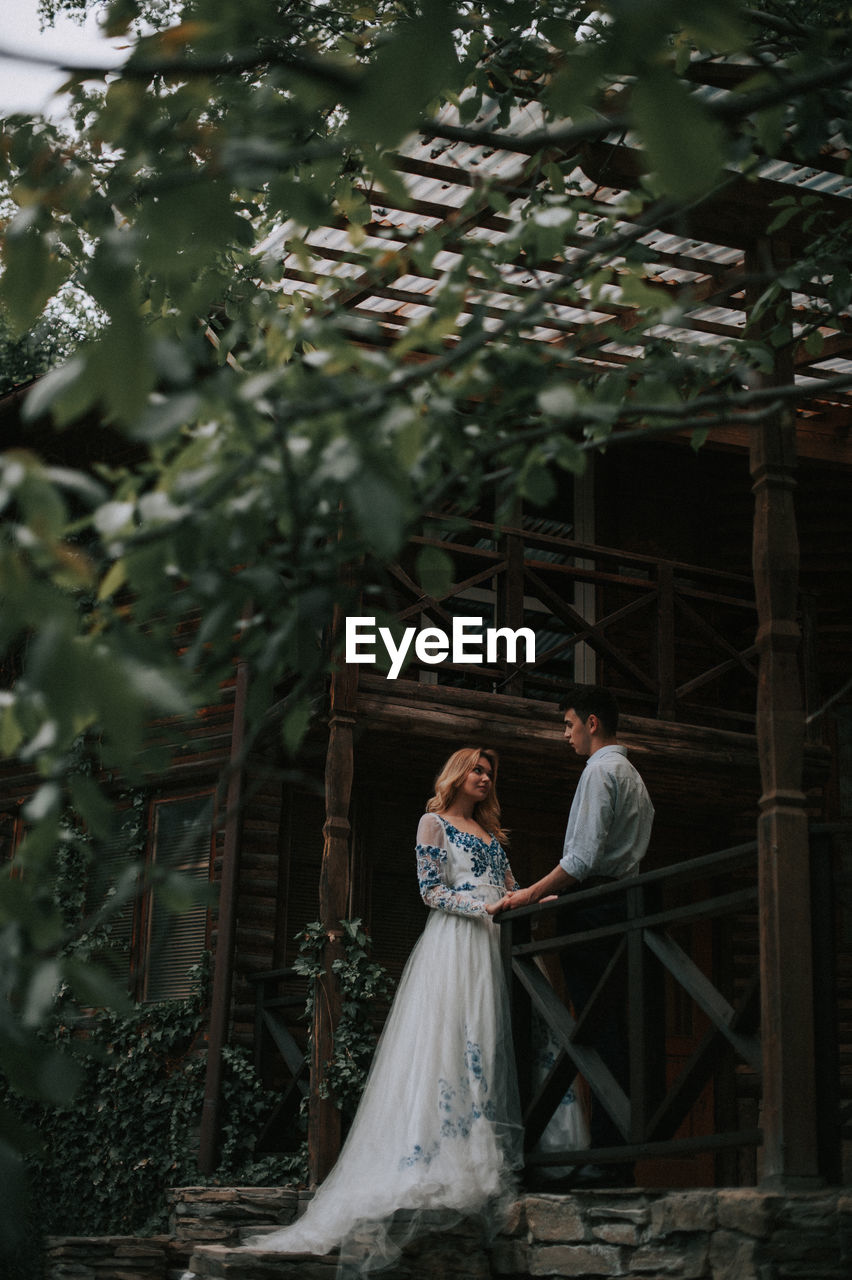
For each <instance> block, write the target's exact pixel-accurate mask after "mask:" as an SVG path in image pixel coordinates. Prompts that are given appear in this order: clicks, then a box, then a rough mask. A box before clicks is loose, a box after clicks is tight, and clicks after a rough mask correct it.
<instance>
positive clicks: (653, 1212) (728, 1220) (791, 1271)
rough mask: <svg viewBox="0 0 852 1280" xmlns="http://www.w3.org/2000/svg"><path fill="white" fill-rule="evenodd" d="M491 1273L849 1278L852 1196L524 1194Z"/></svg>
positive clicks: (649, 1278) (517, 1278)
mask: <svg viewBox="0 0 852 1280" xmlns="http://www.w3.org/2000/svg"><path fill="white" fill-rule="evenodd" d="M491 1265H492V1274H493V1275H494V1276H501V1277H506V1278H508V1277H511V1278H512V1280H521V1277H523V1278H524V1280H526V1278H527V1277H532V1276H573V1277H590V1278H591V1277H599V1276H608V1277H622V1276H624V1277H636V1278H637V1280H661V1278H662V1277H670V1278H672V1280H794V1278H795V1277H807V1278H808V1280H849V1277H850V1275H852V1192H850V1191H846V1192H838V1191H836V1190H833V1191H826V1192H809V1193H801V1194H798V1195H796V1194H784V1193H780V1192H779V1193H771V1192H763V1191H759V1190H752V1189H746V1190H730V1191H729V1190H699V1191H672V1192H644V1191H640V1190H637V1191H608V1192H602V1191H598V1192H586V1193H578V1194H576V1195H573V1196H528V1197H527V1198H526V1199H525V1200H523V1201H520V1202H519V1204H518V1206H517V1221H516V1222H515V1223H514V1224H513V1227H512V1230H511V1233H507V1234H506V1235H504V1236H503V1237H502V1238H501V1239H500V1240H499V1241H498V1242H497V1246H496V1248H495V1249H494V1250H493V1252H492V1259H491Z"/></svg>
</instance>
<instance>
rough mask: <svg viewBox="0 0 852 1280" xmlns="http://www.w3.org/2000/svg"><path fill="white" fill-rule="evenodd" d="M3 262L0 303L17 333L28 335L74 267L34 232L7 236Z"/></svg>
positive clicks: (0, 277) (8, 234)
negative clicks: (2, 304)
mask: <svg viewBox="0 0 852 1280" xmlns="http://www.w3.org/2000/svg"><path fill="white" fill-rule="evenodd" d="M3 258H4V269H3V274H2V275H0V302H2V303H4V304H5V307H6V310H7V312H8V315H9V319H10V321H11V323H12V326H13V328H14V329H15V330H16V332H17V333H18V334H22V333H26V331H27V329H29V328H30V327H31V326H32V325H33V324H34V323H35V321H36V320H37V319H38V317H39V316H40V315H41V313H42V311H43V310H44V308H45V305H46V304H47V303H48V302H49V301H50V299H51V298H52V297H53V296H54V294H55V293H56V292H57V290H58V289H59V288H60V286H61V285H63V284H64V283H65V281H66V280H67V279H68V277H69V276H70V274H71V270H72V267H73V263H72V262H71V261H70V260H68V259H62V258H60V257H58V256H57V254H56V253H55V252H54V251H53V250H52V249H51V247H50V245H49V244H48V242H47V239H46V238H45V237H44V236H43V235H41V234H40V233H39V232H38V231H35V230H34V229H32V228H27V229H26V230H25V231H23V232H21V233H17V234H16V233H15V231H14V229H13V230H11V231H9V232H7V234H6V240H5V248H4V254H3Z"/></svg>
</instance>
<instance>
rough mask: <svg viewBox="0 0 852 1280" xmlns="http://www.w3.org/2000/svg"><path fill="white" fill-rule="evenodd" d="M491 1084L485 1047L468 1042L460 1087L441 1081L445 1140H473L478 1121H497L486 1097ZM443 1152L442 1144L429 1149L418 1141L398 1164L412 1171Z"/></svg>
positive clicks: (439, 1092)
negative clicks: (485, 1069) (484, 1067)
mask: <svg viewBox="0 0 852 1280" xmlns="http://www.w3.org/2000/svg"><path fill="white" fill-rule="evenodd" d="M487 1093H488V1082H487V1080H486V1079H485V1076H484V1075H483V1071H482V1048H481V1046H480V1045H478V1044H477V1043H476V1042H475V1041H473V1040H468V1042H467V1046H466V1048H465V1054H464V1069H463V1071H462V1073H461V1075H460V1076H459V1079H458V1082H457V1088H453V1086H452V1085H451V1084H450V1082H449V1080H445V1079H443V1077H442V1078H440V1079H439V1080H438V1111H439V1112H440V1113H442V1114H443V1117H444V1118H443V1120H442V1121H441V1130H440V1134H441V1138H469V1137H470V1133H471V1129H472V1128H473V1126H474V1124H475V1123H476V1121H477V1120H488V1121H490V1122H491V1123H493V1122H494V1121H496V1119H497V1108H496V1105H495V1103H494V1102H493V1100H492V1099H490V1098H486V1096H485V1095H486V1094H487ZM439 1151H440V1141H436V1142H433V1143H432V1144H431V1146H430V1147H429V1148H428V1149H426V1148H424V1147H423V1146H421V1144H420V1143H419V1142H418V1143H416V1144H415V1145H414V1147H413V1148H412V1150H411V1152H410V1154H409V1155H407V1156H403V1158H402V1159H401V1160H400V1162H399V1164H398V1166H397V1167H398V1168H399V1169H410V1168H411V1167H412V1166H413V1165H415V1164H425V1165H429V1164H431V1162H432V1161H433V1160H434V1159H435V1157H436V1156H437V1155H438V1153H439Z"/></svg>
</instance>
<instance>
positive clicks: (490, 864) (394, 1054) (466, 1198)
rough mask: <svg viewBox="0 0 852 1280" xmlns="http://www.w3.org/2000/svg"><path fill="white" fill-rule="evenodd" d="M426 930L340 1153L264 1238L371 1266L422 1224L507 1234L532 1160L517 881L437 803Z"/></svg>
mask: <svg viewBox="0 0 852 1280" xmlns="http://www.w3.org/2000/svg"><path fill="white" fill-rule="evenodd" d="M417 865H418V875H419V880H420V891H421V894H422V896H423V898H424V901H425V902H426V903H427V905H428V906H429V907H430V908H433V909H432V910H430V912H429V915H428V919H427V921H426V927H425V929H424V931H423V933H422V935H421V936H420V938H419V939H418V941H417V943H416V944H415V947H414V950H413V951H412V953H411V955H410V957H409V959H408V962H407V964H406V966H405V969H404V971H403V974H402V977H401V979H400V983H399V988H398V990H397V992H396V995H395V997H394V1001H393V1004H392V1006H391V1010H390V1013H389V1015H388V1019H387V1022H386V1024H385V1027H384V1030H383V1032H382V1035H381V1038H380V1040H379V1044H378V1046H377V1049H376V1053H375V1056H374V1059H373V1064H372V1066H371V1068H370V1074H369V1076H368V1079H367V1084H366V1088H365V1090H364V1093H363V1096H362V1098H361V1102H360V1105H359V1107H358V1111H357V1113H356V1115H355V1119H354V1121H353V1123H352V1127H351V1129H350V1131H349V1135H348V1137H347V1139H346V1142H345V1143H344V1145H343V1149H342V1151H341V1153H340V1156H339V1158H338V1161H337V1164H336V1165H335V1167H334V1169H333V1170H332V1171H331V1173H330V1174H329V1176H328V1177H327V1179H326V1180H325V1182H324V1183H323V1184H322V1185H321V1186H320V1187H319V1189H318V1190H317V1192H316V1195H315V1196H314V1198H313V1200H312V1201H311V1202H310V1204H309V1206H308V1208H307V1210H306V1212H305V1214H304V1215H303V1216H302V1217H301V1218H299V1219H297V1221H296V1222H294V1223H293V1224H292V1225H291V1226H288V1227H284V1228H282V1229H280V1230H276V1231H274V1232H272V1233H271V1234H269V1235H262V1236H258V1237H256V1238H255V1239H254V1240H253V1241H252V1245H253V1246H254V1247H255V1248H260V1249H263V1250H272V1251H275V1252H279V1253H312V1254H324V1253H328V1252H330V1251H331V1250H332V1249H335V1248H337V1247H338V1246H339V1247H340V1249H341V1262H340V1265H339V1269H338V1275H339V1276H343V1275H347V1276H348V1275H363V1274H364V1273H366V1272H370V1271H373V1270H378V1269H380V1268H381V1267H382V1266H385V1265H387V1264H388V1263H390V1262H392V1261H393V1260H394V1258H395V1257H397V1256H398V1255H399V1251H400V1248H401V1245H402V1244H403V1243H404V1242H406V1241H408V1240H410V1239H411V1238H412V1237H413V1236H414V1235H415V1234H417V1233H418V1232H420V1231H421V1230H425V1229H428V1230H435V1229H438V1228H443V1227H445V1226H446V1225H448V1224H450V1223H451V1222H454V1221H458V1220H459V1219H460V1218H462V1217H468V1216H471V1215H479V1216H480V1217H481V1218H482V1221H483V1224H484V1225H485V1227H486V1229H490V1231H491V1233H492V1234H493V1233H496V1232H497V1231H498V1230H499V1229H500V1226H501V1224H502V1221H503V1217H504V1215H505V1211H506V1210H507V1209H508V1208H509V1206H510V1205H511V1203H512V1201H513V1199H514V1198H515V1195H516V1176H515V1171H516V1170H517V1169H519V1168H520V1167H521V1166H522V1164H523V1157H522V1139H523V1131H522V1127H521V1120H520V1108H519V1103H518V1093H517V1082H516V1075H515V1065H514V1056H513V1052H512V1041H511V1034H510V1026H509V1010H508V997H507V993H506V984H505V980H504V976H503V970H502V966H501V962H500V954H499V926H497V925H496V924H495V923H494V920H493V917H492V916H489V915H488V914H487V912H486V911H485V904H486V903H487V902H496V901H497V900H498V899H499V898H500V897H501V896H502V895H503V893H504V892H505V890H506V888H507V887H509V888H512V887H514V886H515V880H514V877H513V876H512V872H511V870H510V868H509V863H508V860H507V858H506V854H505V853H504V851H503V849H502V847H501V845H500V844H499V843H498V841H497V840H494V839H492V840H491V841H490V842H488V841H484V840H482V839H480V838H478V837H476V836H473V835H470V834H469V833H467V832H462V831H459V830H458V829H457V828H456V827H454V826H453V825H452V824H451V823H450V822H449V821H448V820H447V819H445V818H441V817H439V816H438V815H437V814H434V813H427V814H425V815H424V816H423V817H422V818H421V820H420V824H419V826H418V829H417Z"/></svg>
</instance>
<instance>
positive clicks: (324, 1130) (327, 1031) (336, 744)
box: [308, 663, 358, 1186]
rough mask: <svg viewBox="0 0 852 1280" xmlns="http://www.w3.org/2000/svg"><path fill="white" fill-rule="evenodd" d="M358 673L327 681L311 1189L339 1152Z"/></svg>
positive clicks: (347, 671)
mask: <svg viewBox="0 0 852 1280" xmlns="http://www.w3.org/2000/svg"><path fill="white" fill-rule="evenodd" d="M357 682H358V668H357V667H356V666H346V665H345V664H344V663H341V666H340V667H339V668H338V669H337V670H335V671H334V673H333V674H332V678H331V696H330V707H331V718H330V722H329V735H328V751H327V754H326V764H325V812H326V820H325V826H324V827H323V837H324V844H323V854H322V868H321V870H320V884H319V912H320V921H321V923H322V926H323V928H324V929H325V934H326V945H325V969H324V972H323V973H322V974H321V975H320V977H319V978H318V980H317V987H316V998H315V1001H314V1024H313V1049H312V1053H311V1095H310V1109H309V1113H308V1164H309V1172H310V1180H311V1185H312V1186H316V1184H317V1183H320V1182H322V1180H323V1179H324V1178H325V1176H326V1175H327V1174H328V1172H329V1171H330V1170H331V1168H332V1166H333V1165H334V1162H335V1160H336V1159H337V1156H338V1152H339V1151H340V1136H341V1129H340V1112H339V1110H338V1109H337V1107H336V1106H335V1105H334V1101H333V1099H331V1098H324V1097H322V1096H321V1092H320V1091H321V1086H322V1084H323V1081H324V1079H325V1074H326V1069H327V1064H328V1062H329V1059H330V1058H331V1056H332V1054H333V1052H334V1033H335V1030H336V1029H337V1024H338V1021H339V1019H340V981H339V979H338V977H337V975H336V974H335V973H334V972H333V971H332V967H333V965H334V962H335V960H339V959H342V958H343V954H344V951H343V940H342V933H341V927H340V921H341V920H342V919H345V918H346V916H347V914H348V910H349V898H350V888H351V874H350V861H349V836H350V831H351V827H350V823H349V804H350V799H351V796H352V775H353V768H354V764H353V750H352V729H353V725H354V724H355V714H354V712H355V698H356V693H357V687H358V686H357Z"/></svg>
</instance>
